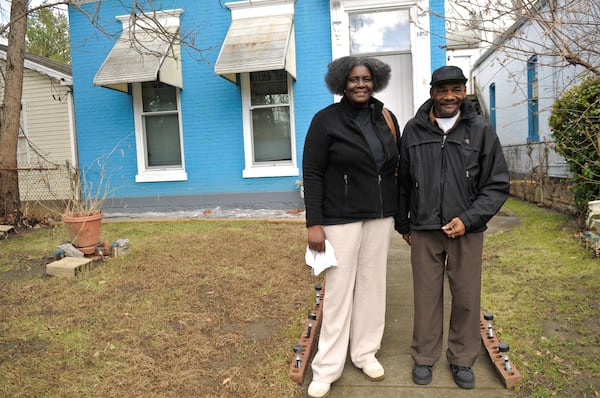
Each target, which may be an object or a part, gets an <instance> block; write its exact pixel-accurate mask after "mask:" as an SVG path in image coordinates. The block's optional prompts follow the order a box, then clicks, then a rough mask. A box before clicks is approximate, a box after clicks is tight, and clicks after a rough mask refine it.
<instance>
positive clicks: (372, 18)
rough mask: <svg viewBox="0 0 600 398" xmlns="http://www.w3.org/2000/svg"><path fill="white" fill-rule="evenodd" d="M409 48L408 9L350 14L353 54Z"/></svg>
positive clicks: (407, 49) (351, 49)
mask: <svg viewBox="0 0 600 398" xmlns="http://www.w3.org/2000/svg"><path fill="white" fill-rule="evenodd" d="M409 50H410V30H409V21H408V10H395V11H379V12H368V13H362V14H352V15H350V51H351V52H352V54H359V53H363V54H364V53H379V52H388V51H409Z"/></svg>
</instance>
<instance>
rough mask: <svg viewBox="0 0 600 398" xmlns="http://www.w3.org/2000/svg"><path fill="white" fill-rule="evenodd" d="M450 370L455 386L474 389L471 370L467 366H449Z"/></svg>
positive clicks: (473, 378)
mask: <svg viewBox="0 0 600 398" xmlns="http://www.w3.org/2000/svg"><path fill="white" fill-rule="evenodd" d="M450 369H452V377H453V378H454V382H455V383H456V385H457V386H459V387H460V388H467V389H469V388H473V387H475V375H474V374H473V369H471V368H469V367H467V366H456V365H450Z"/></svg>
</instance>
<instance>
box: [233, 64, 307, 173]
mask: <svg viewBox="0 0 600 398" xmlns="http://www.w3.org/2000/svg"><path fill="white" fill-rule="evenodd" d="M241 78H242V103H243V107H244V150H245V163H246V167H245V169H244V171H243V176H244V177H245V178H247V177H276V176H297V175H298V167H297V165H296V155H295V153H296V150H295V139H294V136H295V134H294V128H293V126H294V123H293V120H292V119H293V113H294V112H293V104H292V102H293V101H292V97H293V96H292V79H291V78H290V76H289V74H288V73H287V72H286V71H285V70H273V71H262V72H249V73H243V74H242V76H241Z"/></svg>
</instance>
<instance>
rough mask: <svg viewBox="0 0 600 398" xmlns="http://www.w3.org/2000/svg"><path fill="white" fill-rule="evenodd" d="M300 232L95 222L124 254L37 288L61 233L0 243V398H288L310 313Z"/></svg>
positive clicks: (256, 225) (260, 225)
mask: <svg viewBox="0 0 600 398" xmlns="http://www.w3.org/2000/svg"><path fill="white" fill-rule="evenodd" d="M305 233H306V230H305V227H304V224H303V223H301V222H263V221H247V220H246V221H233V220H232V221H176V222H144V223H105V224H103V226H102V235H103V237H107V238H109V240H114V239H116V238H118V237H121V236H126V237H128V238H129V239H130V242H131V247H132V249H131V252H130V253H129V254H128V255H126V256H123V257H118V258H114V259H110V260H107V261H106V262H105V263H103V264H101V265H100V266H98V267H97V268H95V269H94V270H92V271H87V272H86V273H85V274H82V275H80V276H78V277H77V278H73V279H69V278H54V277H52V278H49V277H45V276H42V272H41V271H43V265H44V264H46V263H48V262H50V260H51V259H50V258H49V257H48V255H49V254H50V253H52V251H53V249H54V248H55V246H56V245H57V244H59V243H60V242H61V240H62V239H63V238H64V237H63V236H62V234H63V233H62V227H58V228H49V229H43V230H37V231H32V232H28V233H26V234H18V235H16V236H14V237H11V238H10V239H7V240H4V241H2V242H0V245H1V253H2V254H1V255H0V271H4V272H3V273H2V274H1V275H2V277H0V300H2V307H1V311H2V312H1V317H0V319H1V321H0V396H6V397H33V396H35V397H41V396H44V397H84V396H85V397H123V396H131V397H191V396H194V397H199V396H202V397H253V396H261V395H264V394H261V393H260V392H259V391H261V390H264V389H265V388H268V389H269V391H271V392H272V393H273V396H279V397H294V396H299V395H300V392H299V388H298V387H297V386H296V385H295V384H294V383H293V382H292V381H291V380H290V379H289V376H288V370H289V364H290V361H291V353H292V349H291V347H292V345H293V344H294V343H295V342H296V341H297V339H298V336H300V333H301V330H300V328H301V323H300V319H301V318H304V317H305V316H306V313H307V312H308V310H309V308H311V306H312V299H313V294H314V293H313V292H314V289H313V285H314V283H316V280H317V279H316V278H314V277H311V276H310V272H309V269H308V267H307V266H306V265H305V264H304V261H303V260H304V258H303V250H304V247H305V242H306V240H305V239H306V236H305Z"/></svg>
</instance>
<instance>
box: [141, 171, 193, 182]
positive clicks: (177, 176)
mask: <svg viewBox="0 0 600 398" xmlns="http://www.w3.org/2000/svg"><path fill="white" fill-rule="evenodd" d="M187 178H188V177H187V173H186V172H185V171H184V170H152V171H144V172H142V173H140V174H138V175H136V176H135V182H161V181H187Z"/></svg>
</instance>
